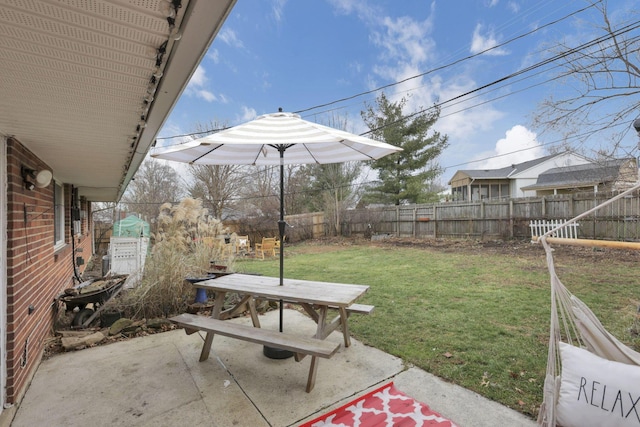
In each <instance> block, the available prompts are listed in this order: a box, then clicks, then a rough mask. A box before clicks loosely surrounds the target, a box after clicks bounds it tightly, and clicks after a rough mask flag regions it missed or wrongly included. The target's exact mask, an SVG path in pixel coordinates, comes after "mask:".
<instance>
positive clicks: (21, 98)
mask: <svg viewBox="0 0 640 427" xmlns="http://www.w3.org/2000/svg"><path fill="white" fill-rule="evenodd" d="M234 4H235V0H171V1H167V0H149V1H136V2H129V1H127V2H123V1H118V2H115V1H105V0H95V1H94V0H91V1H75V0H57V1H55V2H53V1H52V2H49V1H37V0H34V1H24V0H11V1H9V0H0V32H1V33H2V37H0V149H1V150H2V151H1V152H0V170H1V173H0V179H1V180H2V182H0V236H1V237H0V244H1V247H0V331H1V332H0V411H1V413H0V425H6V423H7V421H10V420H11V418H12V417H13V413H14V411H15V405H17V404H18V403H19V402H20V400H21V399H22V396H23V395H24V393H25V391H26V389H27V387H28V384H29V381H30V379H31V378H32V376H33V375H34V373H35V371H36V368H37V367H38V364H39V363H40V361H41V358H42V355H43V350H44V346H45V342H46V338H47V336H48V334H49V332H50V331H51V330H52V327H53V323H54V320H55V316H56V312H57V310H59V309H60V308H61V307H60V306H59V304H58V303H57V302H56V301H57V299H56V297H57V296H59V295H60V294H61V293H62V292H63V291H64V289H66V288H69V287H71V286H73V285H74V284H76V283H77V281H78V277H79V275H80V274H81V273H82V271H83V268H84V266H85V265H86V262H87V261H88V260H89V258H90V257H91V255H92V254H91V248H92V238H93V236H92V228H93V220H92V212H91V202H98V201H100V202H116V201H118V200H119V199H120V197H121V196H122V194H123V192H124V191H125V189H126V187H127V185H128V184H129V182H130V180H131V178H132V177H133V175H134V173H135V172H136V170H137V169H138V167H139V165H140V163H141V162H142V160H143V159H144V157H145V156H146V154H147V152H148V150H149V148H150V147H151V145H152V143H153V141H154V139H155V138H156V136H157V134H158V132H159V130H160V128H161V127H162V125H163V123H164V122H165V120H166V118H167V116H168V114H169V113H170V111H171V109H172V108H173V106H174V105H175V103H176V102H177V99H178V97H179V96H180V94H181V93H182V91H183V90H184V89H185V87H186V85H187V83H188V81H189V79H190V77H191V75H192V74H193V72H194V71H195V69H196V67H197V65H198V63H199V62H200V60H201V58H202V57H203V56H204V55H205V53H206V50H207V48H208V47H209V46H210V44H211V42H212V41H213V39H214V37H215V36H216V34H217V33H218V31H219V30H220V28H221V26H222V24H223V22H224V20H225V19H226V17H227V16H228V14H229V12H230V10H231V8H232V7H233V5H234ZM30 170H34V171H43V170H44V171H49V172H51V173H48V172H44V173H43V174H40V175H36V174H35V172H34V173H31V171H30ZM51 176H52V178H53V179H52V180H51V181H50V182H47V178H51ZM34 184H35V185H34ZM83 259H84V261H85V262H84V263H83V262H82V261H83ZM98 380H99V379H98ZM88 386H90V385H88Z"/></svg>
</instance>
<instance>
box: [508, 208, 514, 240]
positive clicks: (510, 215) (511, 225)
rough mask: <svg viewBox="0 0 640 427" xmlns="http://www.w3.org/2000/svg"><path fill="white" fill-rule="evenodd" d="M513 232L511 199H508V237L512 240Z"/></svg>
mask: <svg viewBox="0 0 640 427" xmlns="http://www.w3.org/2000/svg"><path fill="white" fill-rule="evenodd" d="M514 235H515V232H514V230H513V199H509V237H510V238H512V239H513V236H514Z"/></svg>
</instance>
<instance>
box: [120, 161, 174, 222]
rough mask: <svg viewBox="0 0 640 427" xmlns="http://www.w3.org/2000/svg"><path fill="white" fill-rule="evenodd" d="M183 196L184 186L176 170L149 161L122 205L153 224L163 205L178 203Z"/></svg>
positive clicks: (160, 163)
mask: <svg viewBox="0 0 640 427" xmlns="http://www.w3.org/2000/svg"><path fill="white" fill-rule="evenodd" d="M183 194H184V189H183V185H182V183H181V182H180V178H179V177H178V173H177V172H176V170H175V169H174V168H172V167H171V166H169V165H168V164H165V163H164V162H162V161H159V160H154V159H147V160H145V161H144V162H143V163H142V165H141V166H140V169H138V171H137V172H136V174H135V176H134V179H133V180H132V181H131V183H130V184H129V187H128V188H127V191H126V192H125V194H124V195H123V196H122V204H123V205H124V207H125V208H126V209H127V210H128V211H129V212H136V213H138V216H140V217H141V218H143V219H145V220H146V221H150V222H153V221H152V220H153V219H155V218H156V217H157V216H158V213H159V212H160V211H159V209H160V206H161V205H162V204H163V203H167V202H171V203H174V202H177V201H179V200H180V199H181V198H182V196H183Z"/></svg>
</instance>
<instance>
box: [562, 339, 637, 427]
mask: <svg viewBox="0 0 640 427" xmlns="http://www.w3.org/2000/svg"><path fill="white" fill-rule="evenodd" d="M560 358H561V362H562V381H561V384H560V395H559V398H558V404H557V410H558V412H557V420H556V421H557V424H558V425H561V426H564V427H590V426H594V427H607V426H611V427H624V426H634V427H638V426H640V366H636V365H627V364H625V363H620V362H612V361H610V360H607V359H603V358H601V357H599V356H596V355H595V354H593V353H591V352H589V351H587V350H584V349H581V348H578V347H575V346H573V345H569V344H566V343H563V342H560Z"/></svg>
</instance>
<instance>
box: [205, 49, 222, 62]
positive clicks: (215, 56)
mask: <svg viewBox="0 0 640 427" xmlns="http://www.w3.org/2000/svg"><path fill="white" fill-rule="evenodd" d="M207 58H209V59H210V60H212V61H213V63H214V64H217V63H219V62H220V53H219V52H218V49H209V52H207Z"/></svg>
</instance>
